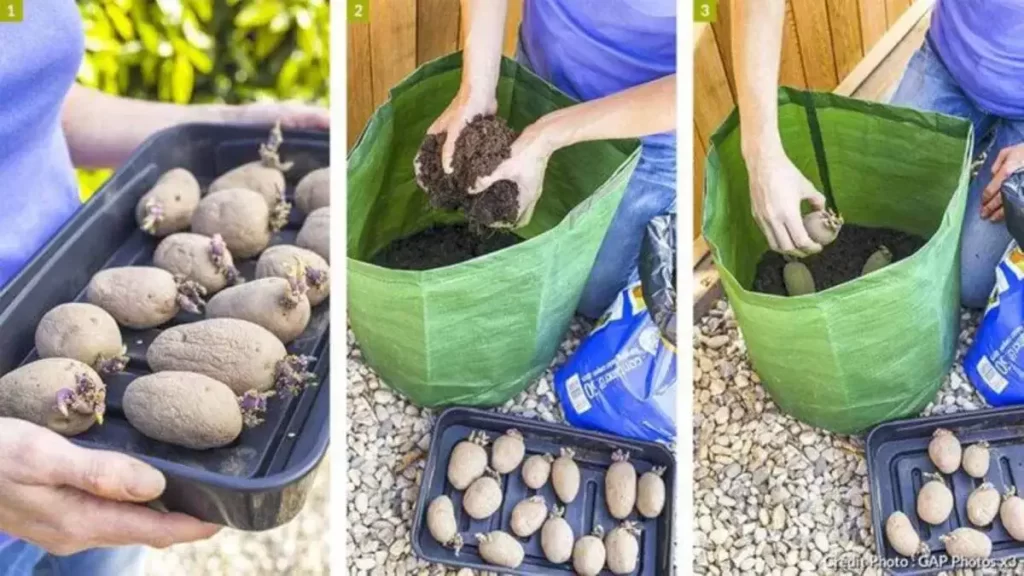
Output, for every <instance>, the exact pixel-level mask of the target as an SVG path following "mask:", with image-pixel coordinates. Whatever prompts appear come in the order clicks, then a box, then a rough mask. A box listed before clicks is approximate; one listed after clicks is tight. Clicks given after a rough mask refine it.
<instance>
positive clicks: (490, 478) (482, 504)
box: [462, 468, 502, 520]
mask: <svg viewBox="0 0 1024 576" xmlns="http://www.w3.org/2000/svg"><path fill="white" fill-rule="evenodd" d="M501 501H502V493H501V478H500V477H499V476H498V473H497V472H495V471H494V470H491V469H490V468H488V469H487V470H485V471H484V475H483V476H481V477H479V478H477V479H476V480H474V481H473V483H472V484H470V485H469V488H467V489H466V492H465V494H463V495H462V509H463V510H465V511H466V514H469V516H470V518H474V519H476V520H483V519H485V518H490V517H491V516H493V515H494V513H495V512H497V511H498V508H501Z"/></svg>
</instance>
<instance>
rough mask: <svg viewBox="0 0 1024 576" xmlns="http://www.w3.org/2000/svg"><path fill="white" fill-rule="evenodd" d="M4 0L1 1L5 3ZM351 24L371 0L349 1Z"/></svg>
mask: <svg viewBox="0 0 1024 576" xmlns="http://www.w3.org/2000/svg"><path fill="white" fill-rule="evenodd" d="M3 1H4V0H0V2H3ZM348 20H349V22H369V21H370V0H348Z"/></svg>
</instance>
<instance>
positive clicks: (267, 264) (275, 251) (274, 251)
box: [256, 244, 331, 306]
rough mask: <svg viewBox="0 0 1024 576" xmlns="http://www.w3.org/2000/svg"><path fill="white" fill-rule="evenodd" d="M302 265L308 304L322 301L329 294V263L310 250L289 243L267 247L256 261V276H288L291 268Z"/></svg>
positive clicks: (314, 304)
mask: <svg viewBox="0 0 1024 576" xmlns="http://www.w3.org/2000/svg"><path fill="white" fill-rule="evenodd" d="M300 265H301V266H302V269H303V275H304V278H305V281H306V286H308V287H309V291H307V292H306V297H307V298H309V304H310V306H316V305H317V304H319V303H321V302H323V301H324V300H326V299H327V297H328V296H330V294H331V280H330V268H331V267H330V265H328V264H327V261H326V260H324V259H323V258H321V257H320V255H319V254H317V253H316V252H313V251H312V250H306V249H305V248H299V247H298V246H292V245H290V244H279V245H277V246H271V247H270V248H267V249H266V250H265V251H264V252H263V253H262V254H260V259H259V261H257V262H256V277H257V278H271V277H277V278H285V279H287V278H288V275H289V274H291V272H292V271H293V270H296V269H297V268H298V266H300Z"/></svg>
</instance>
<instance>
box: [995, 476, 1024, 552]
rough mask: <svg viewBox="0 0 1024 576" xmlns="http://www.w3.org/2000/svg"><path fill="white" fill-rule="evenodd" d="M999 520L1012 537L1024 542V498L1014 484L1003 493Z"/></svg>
mask: <svg viewBox="0 0 1024 576" xmlns="http://www.w3.org/2000/svg"><path fill="white" fill-rule="evenodd" d="M999 520H1000V522H1002V523H1003V528H1006V533H1007V534H1009V535H1010V537H1011V538H1013V539H1014V540H1016V541H1018V542H1024V499H1021V497H1020V496H1017V489H1016V488H1014V487H1013V486H1010V488H1009V489H1008V490H1007V491H1006V494H1004V495H1003V503H1002V504H1001V505H1000V506H999Z"/></svg>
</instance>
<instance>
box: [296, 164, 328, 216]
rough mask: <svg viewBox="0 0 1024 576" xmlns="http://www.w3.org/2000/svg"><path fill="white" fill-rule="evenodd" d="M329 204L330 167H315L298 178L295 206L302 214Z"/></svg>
mask: <svg viewBox="0 0 1024 576" xmlns="http://www.w3.org/2000/svg"><path fill="white" fill-rule="evenodd" d="M330 205H331V168H330V167H329V166H324V167H323V168H317V169H316V170H313V171H312V172H310V173H309V174H306V175H305V176H303V177H302V180H299V185H298V186H296V187H295V206H296V207H297V208H298V209H299V211H301V212H302V213H303V214H309V213H310V212H312V211H314V210H316V209H318V208H323V207H324V206H330Z"/></svg>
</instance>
